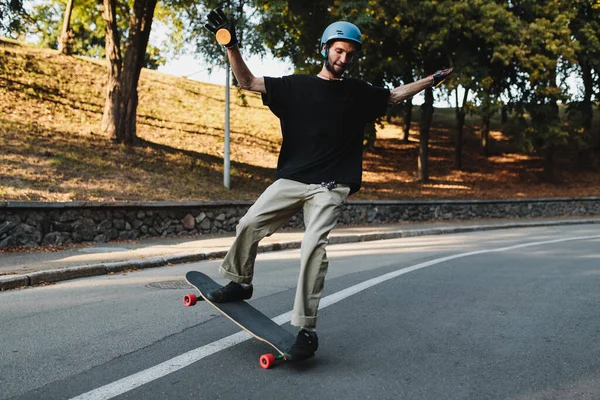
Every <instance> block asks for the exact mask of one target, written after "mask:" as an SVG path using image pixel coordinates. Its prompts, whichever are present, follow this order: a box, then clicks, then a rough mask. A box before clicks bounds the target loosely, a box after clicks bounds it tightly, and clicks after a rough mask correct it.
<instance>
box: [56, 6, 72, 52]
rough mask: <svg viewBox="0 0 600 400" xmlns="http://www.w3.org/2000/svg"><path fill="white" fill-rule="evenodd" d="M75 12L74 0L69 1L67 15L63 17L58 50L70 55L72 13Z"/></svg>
mask: <svg viewBox="0 0 600 400" xmlns="http://www.w3.org/2000/svg"><path fill="white" fill-rule="evenodd" d="M72 12H73V0H68V1H67V8H66V9H65V16H64V18H63V26H62V33H61V35H60V42H59V44H58V51H60V52H61V53H63V54H64V55H66V56H68V55H70V54H71V35H72V33H71V13H72Z"/></svg>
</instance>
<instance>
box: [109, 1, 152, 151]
mask: <svg viewBox="0 0 600 400" xmlns="http://www.w3.org/2000/svg"><path fill="white" fill-rule="evenodd" d="M156 1H157V0H136V1H135V4H134V6H133V13H132V14H131V20H130V26H129V38H128V39H127V42H126V44H125V59H124V61H123V71H122V74H121V81H120V83H121V85H120V86H121V92H120V105H119V113H120V117H121V119H120V121H119V123H118V124H117V137H116V139H117V141H119V142H123V143H126V144H129V145H132V144H135V141H136V139H137V135H136V114H137V105H138V91H137V85H138V81H139V78H140V72H141V70H142V67H143V66H144V56H145V55H146V47H147V45H148V38H149V37H150V29H151V27H152V18H153V16H154V9H155V7H156Z"/></svg>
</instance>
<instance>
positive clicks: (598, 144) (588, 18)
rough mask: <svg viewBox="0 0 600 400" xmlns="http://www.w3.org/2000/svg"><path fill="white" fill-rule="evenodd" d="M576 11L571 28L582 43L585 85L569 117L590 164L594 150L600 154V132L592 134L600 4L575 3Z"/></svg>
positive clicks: (598, 81)
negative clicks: (580, 97)
mask: <svg viewBox="0 0 600 400" xmlns="http://www.w3.org/2000/svg"><path fill="white" fill-rule="evenodd" d="M573 7H574V8H575V15H574V17H573V18H572V19H571V21H570V28H571V30H572V32H573V36H574V37H575V38H576V40H577V43H578V46H577V50H576V58H577V67H578V68H576V71H577V73H579V75H580V77H581V79H582V81H583V96H582V99H581V101H577V102H571V104H570V105H569V117H570V119H571V123H572V124H573V125H575V132H576V134H577V137H576V139H577V142H578V143H580V153H579V154H580V160H581V162H582V163H584V164H589V162H590V161H589V158H590V150H591V149H592V148H595V149H597V150H600V128H598V129H599V130H598V132H597V133H596V135H594V134H593V133H592V118H593V100H594V97H595V96H598V93H599V91H598V89H599V88H600V39H599V38H598V32H599V31H600V2H598V1H596V0H575V1H574V4H573ZM599 110H600V106H599ZM594 136H595V137H594Z"/></svg>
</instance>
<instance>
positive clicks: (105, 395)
mask: <svg viewBox="0 0 600 400" xmlns="http://www.w3.org/2000/svg"><path fill="white" fill-rule="evenodd" d="M590 239H600V235H596V236H580V237H573V238H563V239H554V240H547V241H542V242H532V243H523V244H518V245H514V246H508V247H501V248H497V249H488V250H478V251H471V252H468V253H461V254H455V255H452V256H447V257H441V258H436V259H435V260H430V261H426V262H423V263H420V264H416V265H413V266H411V267H407V268H402V269H399V270H397V271H393V272H390V273H387V274H384V275H381V276H378V277H376V278H373V279H369V280H367V281H365V282H362V283H359V284H357V285H354V286H351V287H349V288H346V289H344V290H341V291H339V292H337V293H333V294H331V295H329V296H327V297H324V298H323V299H321V304H320V307H319V308H320V309H323V308H325V307H329V306H330V305H333V304H335V303H337V302H339V301H342V300H344V299H346V298H348V297H350V296H352V295H355V294H357V293H360V292H362V291H363V290H366V289H369V288H371V287H373V286H375V285H378V284H380V283H383V282H385V281H388V280H390V279H394V278H397V277H399V276H400V275H404V274H408V273H409V272H413V271H417V270H419V269H423V268H427V267H431V266H432V265H437V264H440V263H443V262H446V261H450V260H455V259H457V258H464V257H470V256H474V255H478V254H485V253H495V252H503V251H509V250H516V249H521V248H525V247H533V246H541V245H548V244H554V243H561V242H570V241H575V240H590ZM291 316H292V312H291V311H288V312H286V313H284V314H281V315H279V316H277V317H275V318H273V321H275V322H276V323H277V324H279V325H283V324H285V323H287V322H289V321H290V319H291ZM250 338H251V336H250V335H249V334H248V333H246V332H245V331H242V332H238V333H235V334H233V335H230V336H227V337H225V338H223V339H221V340H217V341H216V342H212V343H209V344H207V345H204V346H202V347H198V348H197V349H194V350H191V351H188V352H187V353H184V354H182V355H180V356H177V357H175V358H172V359H170V360H167V361H165V362H163V363H160V364H158V365H155V366H154V367H150V368H148V369H145V370H143V371H140V372H138V373H136V374H133V375H130V376H127V377H125V378H123V379H119V380H118V381H115V382H112V383H109V384H107V385H104V386H101V387H99V388H97V389H94V390H91V391H89V392H87V393H84V394H82V395H79V396H77V397H74V398H73V400H83V399H86V400H100V399H111V398H113V397H116V396H118V395H120V394H123V393H126V392H128V391H130V390H133V389H135V388H137V387H140V386H142V385H144V384H146V383H149V382H152V381H154V380H157V379H160V378H162V377H164V376H166V375H168V374H170V373H173V372H175V371H178V370H180V369H182V368H185V367H187V366H188V365H191V364H193V363H195V362H197V361H199V360H202V359H203V358H205V357H208V356H210V355H212V354H215V353H217V352H219V351H222V350H225V349H227V348H229V347H232V346H235V345H236V344H239V343H241V342H244V341H246V340H248V339H250Z"/></svg>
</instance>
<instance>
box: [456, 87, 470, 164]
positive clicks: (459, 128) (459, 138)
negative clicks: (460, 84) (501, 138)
mask: <svg viewBox="0 0 600 400" xmlns="http://www.w3.org/2000/svg"><path fill="white" fill-rule="evenodd" d="M455 96H456V135H455V136H454V169H456V170H461V169H462V147H463V132H464V127H465V116H466V114H467V113H466V111H465V110H466V108H465V105H466V103H467V99H468V98H469V89H468V88H465V95H464V97H463V101H462V105H460V106H459V104H458V88H456V91H455Z"/></svg>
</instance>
